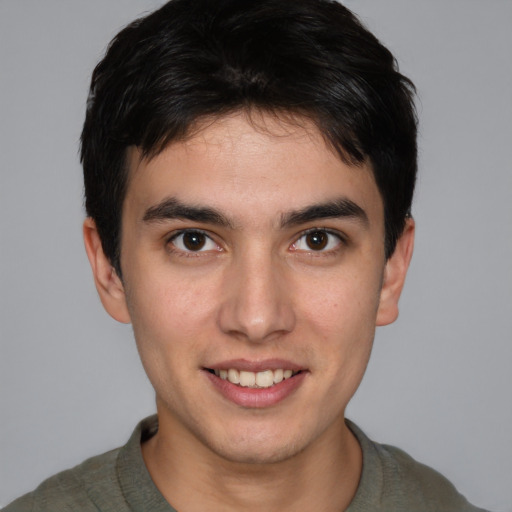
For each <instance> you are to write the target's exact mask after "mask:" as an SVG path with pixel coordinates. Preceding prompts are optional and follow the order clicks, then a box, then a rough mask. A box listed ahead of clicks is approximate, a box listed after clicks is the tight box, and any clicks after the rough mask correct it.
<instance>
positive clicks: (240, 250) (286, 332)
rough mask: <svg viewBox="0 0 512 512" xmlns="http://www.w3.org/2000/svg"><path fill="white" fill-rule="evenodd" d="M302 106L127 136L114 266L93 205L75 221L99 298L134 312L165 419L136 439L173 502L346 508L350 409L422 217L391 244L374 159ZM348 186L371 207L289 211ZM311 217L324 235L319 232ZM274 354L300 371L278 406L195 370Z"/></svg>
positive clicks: (355, 457) (353, 474) (358, 459)
mask: <svg viewBox="0 0 512 512" xmlns="http://www.w3.org/2000/svg"><path fill="white" fill-rule="evenodd" d="M296 121H297V120H296ZM298 121H299V122H290V120H289V119H288V120H285V119H277V118H275V117H271V116H269V115H266V114H260V115H259V117H258V120H257V122H255V121H254V119H251V120H249V119H248V117H247V115H245V114H244V113H238V114H235V115H231V116H228V117H223V118H220V119H217V120H215V121H214V122H210V123H208V124H204V126H200V127H198V128H199V129H198V130H196V131H195V132H194V135H193V136H191V137H189V138H188V139H187V140H186V141H182V142H176V143H173V144H171V145H170V146H168V147H167V148H166V149H165V150H164V151H163V152H161V153H160V154H159V155H157V156H156V157H154V158H153V159H150V160H148V159H142V158H141V156H140V152H139V151H138V149H137V148H132V149H131V150H130V152H129V163H130V178H129V183H128V189H127V195H126V200H125V203H124V208H123V215H122V226H123V227H122V241H121V268H122V271H123V279H122V280H121V279H120V278H119V277H118V276H117V275H116V273H115V271H114V270H113V268H112V266H111V265H110V262H109V261H108V259H107V258H106V257H105V255H104V253H103V251H102V248H101V242H100V240H99V236H98V233H97V230H96V227H95V224H94V221H93V220H91V219H87V220H86V221H85V223H84V238H85V245H86V249H87V253H88V256H89V259H90V262H91V266H92V269H93V274H94V277H95V281H96V286H97V289H98V292H99V295H100V298H101V300H102V302H103V305H104V307H105V308H106V310H107V312H108V313H109V314H110V315H111V316H112V317H114V318H115V319H116V320H118V321H120V322H131V323H132V325H133V330H134V333H135V338H136V341H137V346H138V349H139V353H140V355H141V359H142V362H143V365H144V367H145V370H146V372H147V374H148V376H149V379H150V380H151V382H152V384H153V387H154V388H155V392H156V400H157V412H158V415H159V422H160V427H159V431H158V433H157V434H156V435H155V436H154V437H153V438H152V439H151V440H150V441H148V442H146V443H145V444H144V445H143V446H142V451H143V457H144V460H145V462H146V465H147V467H148V470H149V472H150V474H151V476H152V478H153V480H154V482H155V484H156V485H157V487H158V488H159V489H160V491H161V492H162V494H163V495H164V497H166V499H167V500H168V501H169V502H170V503H171V504H172V505H173V506H174V507H175V508H177V509H179V510H180V511H184V512H188V511H199V510H205V509H206V508H208V509H212V510H225V511H230V510H235V509H236V510H240V507H244V510H248V511H251V510H261V509H262V507H266V510H270V511H273V510H276V511H277V510H279V511H283V510H291V509H292V508H295V507H297V506H301V507H306V509H307V507H310V508H311V509H312V510H344V509H345V508H346V507H347V506H348V504H349V503H350V501H351V499H352V498H353V496H354V494H355V491H356V489H357V484H358V481H359V477H360V474H361V467H362V456H361V451H360V447H359V445H358V443H357V441H356V440H355V438H354V436H353V435H352V433H351V432H350V430H349V429H348V428H347V426H346V425H345V422H344V412H345V408H346V406H347V404H348V402H349V400H350V399H351V397H352V396H353V394H354V393H355V391H356V389H357V387H358V385H359V383H360V381H361V378H362V376H363V374H364V371H365V369H366V365H367V363H368V359H369V357H370V352H371V347H372V343H373V338H374V332H375V327H376V326H377V325H386V324H389V323H391V322H393V321H394V320H395V319H396V317H397V315H398V299H399V296H400V293H401V290H402V287H403V283H404V279H405V275H406V272H407V268H408V265H409V261H410V258H411V255H412V249H413V239H414V223H413V221H412V220H411V219H409V220H408V221H407V224H406V228H405V230H404V233H403V235H402V237H401V238H400V240H399V242H398V245H397V248H396V250H395V252H394V254H393V255H392V257H391V258H389V259H388V260H387V261H386V259H385V256H384V217H383V203H382V199H381V196H380V193H379V191H378V188H377V186H376V184H375V181H374V178H373V175H372V173H371V170H370V168H369V167H368V166H361V167H353V166H349V165H347V164H345V163H343V162H342V161H341V160H340V158H339V157H338V156H337V155H335V154H334V152H333V151H331V150H330V149H329V148H328V147H327V146H326V144H325V143H324V140H323V139H322V137H321V135H320V133H319V132H318V131H317V129H316V128H315V127H314V126H312V125H311V124H310V123H309V122H308V121H307V120H298ZM169 198H172V199H173V200H177V201H179V202H180V204H184V205H192V206H194V207H201V208H204V207H208V208H210V209H215V210H216V211H217V212H218V213H220V214H221V215H222V216H223V218H224V220H225V221H226V222H225V223H223V224H219V223H218V222H217V221H212V220H211V219H210V220H207V221H198V220H190V219H183V218H154V216H153V218H151V217H152V216H151V215H148V212H153V213H154V212H155V207H156V206H157V205H159V204H161V203H162V201H165V200H166V199H169ZM340 198H341V199H344V200H349V201H351V202H352V203H355V205H357V206H358V207H359V208H360V209H361V211H362V212H364V215H363V216H361V215H352V216H351V215H348V216H346V215H343V216H339V217H333V218H322V219H313V220H308V221H305V222H298V223H291V224H284V223H283V219H286V218H288V219H289V217H290V215H291V212H298V211H304V209H306V208H308V207H310V206H311V205H315V204H324V203H325V202H329V201H338V200H339V199H340ZM145 217H146V220H144V219H145ZM157 217H158V215H157ZM164 217H165V216H164ZM183 229H188V230H190V229H195V230H200V231H201V232H204V233H205V234H206V235H207V237H205V238H203V239H202V240H203V241H205V244H204V246H203V247H202V248H201V250H200V251H190V250H188V249H187V247H186V246H185V245H184V244H183V242H184V240H185V239H184V238H183V236H182V235H181V234H182V231H181V230H183ZM311 229H314V230H316V232H317V233H318V232H319V231H320V233H321V234H323V236H324V237H325V238H324V241H325V240H327V242H328V245H327V246H326V247H325V248H319V246H318V245H317V246H313V248H312V246H311V243H310V242H311V237H307V236H306V235H305V232H306V231H307V230H311ZM321 230H323V231H321ZM275 358H278V359H280V360H284V361H287V362H290V363H293V364H294V365H297V366H299V367H300V368H301V369H302V372H301V373H302V374H303V375H302V376H301V381H300V384H299V385H298V386H297V387H296V388H295V389H293V391H292V392H291V393H290V394H288V395H287V396H285V398H284V399H282V400H280V401H278V402H277V403H275V404H272V405H270V406H264V407H250V406H241V405H238V404H235V403H233V401H231V400H229V399H227V398H226V397H225V396H224V395H223V394H222V393H220V392H219V390H218V389H217V388H216V386H215V385H212V375H211V373H208V372H207V371H206V370H205V368H215V367H217V366H219V365H220V364H221V363H222V362H224V361H230V360H233V359H242V360H244V361H249V362H251V363H252V364H258V362H261V361H263V360H273V359H275ZM283 364H284V363H283ZM294 378H295V377H294Z"/></svg>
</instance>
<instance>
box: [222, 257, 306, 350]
mask: <svg viewBox="0 0 512 512" xmlns="http://www.w3.org/2000/svg"><path fill="white" fill-rule="evenodd" d="M285 273H286V272H285V269H283V268H282V267H280V266H279V264H278V262H276V261H274V258H273V257H272V255H271V254H260V255H258V254H251V255H245V256H243V257H240V258H238V260H237V261H235V262H233V264H232V265H231V268H230V269H229V271H228V272H227V273H226V275H225V277H224V286H223V291H224V294H223V299H222V302H221V307H220V310H219V317H218V322H219V326H220V329H221V330H222V331H223V332H225V333H227V334H229V335H231V336H235V337H237V338H240V339H245V340H247V341H250V342H252V343H260V342H264V341H267V340H271V339H274V340H275V339H277V338H278V337H279V336H282V335H284V334H287V333H289V332H291V331H292V330H293V328H294V326H295V323H296V318H295V313H294V308H293V303H292V293H291V290H290V286H289V283H288V282H287V279H286V276H285Z"/></svg>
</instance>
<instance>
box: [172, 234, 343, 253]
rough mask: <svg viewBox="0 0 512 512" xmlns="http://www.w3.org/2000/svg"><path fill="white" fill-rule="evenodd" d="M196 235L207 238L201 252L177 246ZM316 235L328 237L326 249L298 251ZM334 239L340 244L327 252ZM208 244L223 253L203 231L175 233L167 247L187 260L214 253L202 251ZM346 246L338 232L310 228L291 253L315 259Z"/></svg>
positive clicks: (294, 243) (292, 246) (209, 250)
mask: <svg viewBox="0 0 512 512" xmlns="http://www.w3.org/2000/svg"><path fill="white" fill-rule="evenodd" d="M196 233H197V234H199V235H202V236H204V237H205V241H204V244H203V245H201V247H199V250H197V251H194V250H192V249H189V250H187V248H180V247H177V246H176V243H175V241H176V240H177V239H178V238H179V237H180V236H184V235H187V234H190V235H193V234H196ZM315 233H318V234H323V235H327V236H328V239H327V241H326V243H325V246H324V247H320V248H319V249H318V250H315V249H313V248H311V247H309V248H306V249H298V248H297V246H298V245H299V244H300V242H301V240H302V239H304V238H305V237H307V236H308V235H312V234H315ZM332 237H334V238H336V239H337V241H338V243H337V244H336V246H335V247H331V248H328V249H327V250H325V247H328V246H329V244H331V243H332V240H329V238H332ZM208 243H213V244H215V246H216V248H218V249H217V250H218V252H222V248H220V247H219V245H218V244H217V243H216V242H215V240H214V239H213V238H212V236H210V234H209V233H208V232H207V231H204V230H201V229H183V230H180V231H178V232H175V233H173V234H172V235H171V236H170V237H169V238H168V239H167V242H166V245H167V247H168V248H169V251H170V252H171V253H173V254H175V255H177V256H180V257H186V258H197V257H201V256H204V255H205V253H206V254H208V253H211V252H212V249H207V250H201V249H203V247H204V246H205V245H207V244H208ZM306 243H307V242H306ZM183 244H184V242H183V241H182V245H183ZM346 244H347V241H346V239H345V237H344V236H343V235H342V234H341V233H339V232H337V231H332V230H329V229H325V228H310V229H307V230H306V231H303V232H302V233H301V234H300V235H299V236H298V237H297V238H296V239H295V242H293V244H291V246H290V248H291V251H292V252H294V253H295V254H296V255H300V254H307V255H308V256H314V257H326V256H332V255H336V254H337V253H338V252H339V251H340V250H341V248H342V246H343V245H346Z"/></svg>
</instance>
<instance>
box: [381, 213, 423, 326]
mask: <svg viewBox="0 0 512 512" xmlns="http://www.w3.org/2000/svg"><path fill="white" fill-rule="evenodd" d="M414 229H415V226H414V220H413V219H412V218H408V219H407V221H406V223H405V228H404V231H403V233H402V235H401V236H400V238H399V239H398V242H397V244H396V248H395V251H394V252H393V254H392V255H391V257H390V258H389V259H388V261H387V262H386V266H385V268H384V278H383V283H382V288H381V291H380V302H379V308H378V310H377V321H376V325H377V326H382V325H388V324H391V323H393V322H394V321H395V320H396V319H397V318H398V300H399V299H400V294H401V293H402V288H403V287H404V283H405V276H406V274H407V269H408V268H409V263H410V261H411V257H412V252H413V249H414Z"/></svg>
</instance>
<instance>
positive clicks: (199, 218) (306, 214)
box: [142, 197, 369, 229]
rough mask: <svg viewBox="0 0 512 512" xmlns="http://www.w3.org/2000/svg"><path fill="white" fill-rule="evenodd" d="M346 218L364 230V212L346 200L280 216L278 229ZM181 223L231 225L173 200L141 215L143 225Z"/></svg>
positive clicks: (218, 215) (213, 211)
mask: <svg viewBox="0 0 512 512" xmlns="http://www.w3.org/2000/svg"><path fill="white" fill-rule="evenodd" d="M333 218H348V219H353V220H356V221H358V222H360V223H361V224H363V225H364V226H368V224H369V221H368V216H367V215H366V212H365V211H364V210H363V209H362V208H361V207H360V206H359V205H357V204H356V203H354V202H353V201H351V200H350V199H347V198H344V197H342V198H339V199H335V200H333V201H328V202H325V203H318V204H313V205H310V206H306V207H305V208H302V209H300V210H295V211H290V212H287V213H284V214H283V215H282V216H281V227H282V228H289V227H293V226H297V225H299V224H306V223H307V222H313V221H316V220H321V219H333ZM172 219H185V220H191V221H195V222H203V223H206V224H213V225H217V226H221V227H226V228H230V229H234V224H233V222H232V221H231V220H230V219H228V218H227V217H226V216H225V215H223V214H222V213H221V212H220V211H218V210H216V209H215V208H211V207H208V206H195V205H189V204H185V203H182V202H181V201H179V200H178V199H176V198H174V197H170V198H166V199H164V200H163V201H161V202H160V203H158V204H156V205H154V206H151V207H150V208H148V209H147V210H146V211H145V212H144V216H143V217H142V220H143V222H147V223H152V222H164V221H166V220H172Z"/></svg>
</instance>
